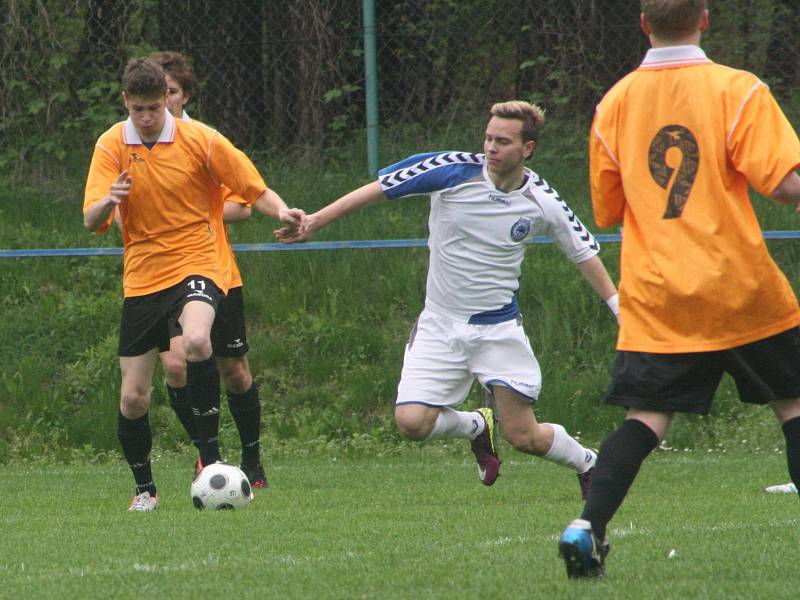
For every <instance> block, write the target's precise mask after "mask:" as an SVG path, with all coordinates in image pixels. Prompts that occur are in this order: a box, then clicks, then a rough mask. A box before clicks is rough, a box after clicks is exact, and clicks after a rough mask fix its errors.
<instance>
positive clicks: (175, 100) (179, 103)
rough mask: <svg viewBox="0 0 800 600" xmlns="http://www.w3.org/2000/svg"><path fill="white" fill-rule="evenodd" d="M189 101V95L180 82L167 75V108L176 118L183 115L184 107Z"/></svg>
mask: <svg viewBox="0 0 800 600" xmlns="http://www.w3.org/2000/svg"><path fill="white" fill-rule="evenodd" d="M188 101H189V96H187V95H186V93H185V92H184V91H183V88H182V87H181V86H180V84H179V83H178V82H177V81H175V80H174V79H173V78H172V77H170V76H169V75H167V110H168V111H169V112H171V113H172V116H173V117H175V118H176V119H180V118H181V117H182V116H183V107H184V106H186V103H187V102H188Z"/></svg>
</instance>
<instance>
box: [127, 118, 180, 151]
mask: <svg viewBox="0 0 800 600" xmlns="http://www.w3.org/2000/svg"><path fill="white" fill-rule="evenodd" d="M166 112H167V118H166V119H165V120H164V127H162V128H161V133H159V134H158V139H157V140H156V143H157V144H171V143H172V141H173V140H174V139H175V117H173V116H172V115H171V114H170V112H169V111H166ZM122 140H123V141H124V142H125V144H126V145H128V146H143V145H144V142H143V141H142V136H140V135H139V132H138V131H136V127H134V126H133V121H132V120H131V118H130V117H128V119H127V120H126V121H125V124H124V126H123V128H122Z"/></svg>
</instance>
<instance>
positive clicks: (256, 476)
mask: <svg viewBox="0 0 800 600" xmlns="http://www.w3.org/2000/svg"><path fill="white" fill-rule="evenodd" d="M240 468H241V469H242V471H244V474H245V475H247V479H248V481H250V487H252V488H255V489H257V490H260V489H263V488H265V487H267V486H269V482H268V481H267V476H266V475H265V474H264V466H263V465H262V464H261V463H258V464H255V465H242V466H241V467H240Z"/></svg>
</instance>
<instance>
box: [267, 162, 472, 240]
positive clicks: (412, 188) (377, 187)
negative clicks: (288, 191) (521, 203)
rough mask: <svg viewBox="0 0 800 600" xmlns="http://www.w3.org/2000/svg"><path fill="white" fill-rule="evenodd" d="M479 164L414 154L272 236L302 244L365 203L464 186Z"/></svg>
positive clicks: (427, 193) (382, 170)
mask: <svg viewBox="0 0 800 600" xmlns="http://www.w3.org/2000/svg"><path fill="white" fill-rule="evenodd" d="M482 165H483V159H482V155H477V154H472V153H469V152H454V151H445V152H426V153H424V154H414V155H413V156H409V157H408V158H405V159H403V160H401V161H400V162H397V163H395V164H393V165H390V166H388V167H385V168H383V169H381V170H380V172H379V173H378V179H377V181H373V182H371V183H368V184H366V185H364V186H362V187H360V188H358V189H356V190H353V191H352V192H350V193H348V194H345V195H344V196H342V197H341V198H339V199H338V200H336V201H334V202H332V203H331V204H329V205H328V206H326V207H325V208H323V209H321V210H319V211H317V212H316V213H314V214H311V215H307V216H306V218H305V220H304V221H303V223H302V225H301V226H300V229H299V231H297V232H296V233H295V234H293V235H289V234H288V233H287V232H286V231H285V228H284V229H279V230H277V231H276V232H275V237H277V238H278V239H279V240H280V241H281V242H285V243H292V242H302V241H305V240H307V239H308V238H309V237H311V235H312V234H313V233H314V232H315V231H318V230H319V229H322V228H323V227H325V226H327V225H328V224H329V223H331V222H332V221H335V220H336V219H339V218H341V217H343V216H344V215H346V214H349V213H351V212H354V211H356V210H358V209H360V208H362V207H364V206H366V205H368V204H373V203H375V202H380V201H382V200H394V199H398V198H404V197H406V196H415V195H421V194H424V195H429V194H433V193H435V192H439V191H441V190H444V189H447V188H450V187H454V186H456V185H459V184H461V183H464V182H465V181H467V180H469V179H470V178H472V177H475V176H477V175H479V174H480V172H481V170H482V168H483V167H482Z"/></svg>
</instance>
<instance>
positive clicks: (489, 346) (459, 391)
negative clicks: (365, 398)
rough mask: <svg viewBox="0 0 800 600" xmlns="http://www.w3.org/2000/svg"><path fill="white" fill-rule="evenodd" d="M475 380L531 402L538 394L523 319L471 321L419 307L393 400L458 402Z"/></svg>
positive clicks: (535, 363) (537, 377) (534, 363)
mask: <svg viewBox="0 0 800 600" xmlns="http://www.w3.org/2000/svg"><path fill="white" fill-rule="evenodd" d="M475 379H477V380H478V381H479V382H480V384H481V385H482V386H484V387H485V388H487V389H488V388H489V387H490V386H492V385H502V386H505V387H507V388H510V389H511V390H513V391H515V392H517V393H518V394H520V395H521V396H524V397H525V398H528V399H529V400H530V401H531V402H534V401H535V400H536V399H537V398H538V397H539V391H540V390H541V387H542V373H541V370H540V369H539V363H538V361H537V360H536V357H535V356H534V355H533V350H531V344H530V342H529V341H528V337H527V336H526V335H525V330H524V329H523V328H522V324H521V323H519V322H518V321H517V320H516V319H514V320H511V321H505V322H503V323H496V324H494V325H469V324H467V323H461V322H459V321H453V320H452V319H448V318H447V317H444V316H441V315H438V314H436V313H433V312H430V311H428V310H424V311H422V314H421V315H420V316H419V319H418V320H417V323H416V325H415V326H414V329H413V330H412V331H411V337H410V339H409V341H408V344H407V345H406V352H405V358H404V360H403V373H402V375H401V376H400V384H399V385H398V386H397V404H425V405H427V406H452V405H454V404H459V403H461V402H463V401H464V398H466V397H467V394H468V393H469V389H470V387H471V386H472V382H473V381H474V380H475Z"/></svg>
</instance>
